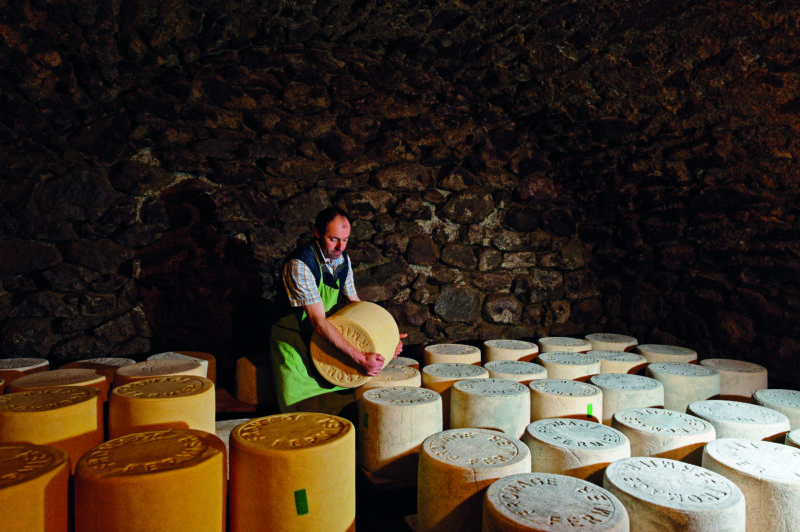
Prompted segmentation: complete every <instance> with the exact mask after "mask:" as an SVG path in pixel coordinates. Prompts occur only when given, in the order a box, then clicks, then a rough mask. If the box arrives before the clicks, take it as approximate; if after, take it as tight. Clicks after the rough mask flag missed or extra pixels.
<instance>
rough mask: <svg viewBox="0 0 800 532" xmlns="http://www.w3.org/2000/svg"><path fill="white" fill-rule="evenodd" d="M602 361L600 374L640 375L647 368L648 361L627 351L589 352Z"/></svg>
mask: <svg viewBox="0 0 800 532" xmlns="http://www.w3.org/2000/svg"><path fill="white" fill-rule="evenodd" d="M587 354H588V355H592V356H593V357H595V358H596V359H597V360H599V361H600V373H639V371H640V370H642V369H644V368H645V367H646V366H647V359H646V358H644V357H643V356H642V355H639V354H637V353H629V352H627V351H589V352H588V353H587Z"/></svg>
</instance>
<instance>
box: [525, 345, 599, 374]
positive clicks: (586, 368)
mask: <svg viewBox="0 0 800 532" xmlns="http://www.w3.org/2000/svg"><path fill="white" fill-rule="evenodd" d="M539 363H540V364H541V365H542V366H544V368H545V369H546V370H547V377H548V378H550V379H567V380H583V381H585V380H587V379H588V378H589V377H590V376H592V375H597V374H598V373H600V361H599V360H598V359H597V358H595V357H593V356H592V355H589V354H586V353H571V352H568V351H549V352H547V353H542V354H541V355H539Z"/></svg>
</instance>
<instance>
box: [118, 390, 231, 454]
mask: <svg viewBox="0 0 800 532" xmlns="http://www.w3.org/2000/svg"><path fill="white" fill-rule="evenodd" d="M108 410H109V411H108V435H109V437H110V438H117V437H120V436H124V435H126V434H131V433H133V432H143V431H146V430H155V429H159V428H188V429H197V430H204V431H206V432H210V433H212V434H213V433H214V430H215V418H216V394H215V390H214V383H213V382H211V381H210V380H209V379H206V378H205V377H195V376H190V375H173V376H166V377H154V378H151V379H142V380H138V381H134V382H130V383H128V384H125V385H122V386H119V387H117V388H114V390H113V391H112V392H111V400H110V402H109V409H108Z"/></svg>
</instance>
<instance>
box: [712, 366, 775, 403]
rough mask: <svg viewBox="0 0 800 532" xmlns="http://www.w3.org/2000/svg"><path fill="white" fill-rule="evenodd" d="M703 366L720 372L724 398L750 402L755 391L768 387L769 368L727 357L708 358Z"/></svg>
mask: <svg viewBox="0 0 800 532" xmlns="http://www.w3.org/2000/svg"><path fill="white" fill-rule="evenodd" d="M700 365H701V366H705V367H707V368H712V369H715V370H717V371H718V372H719V377H720V383H719V394H720V396H721V397H722V398H723V399H730V400H734V401H743V402H746V403H747V402H750V398H751V397H752V395H753V393H754V392H756V391H758V390H763V389H765V388H767V387H768V374H767V368H765V367H763V366H759V365H758V364H753V363H752V362H745V361H744V360H732V359H727V358H707V359H705V360H701V361H700Z"/></svg>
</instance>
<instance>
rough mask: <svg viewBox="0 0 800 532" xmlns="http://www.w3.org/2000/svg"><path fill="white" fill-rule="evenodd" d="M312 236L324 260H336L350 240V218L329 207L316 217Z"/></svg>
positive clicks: (342, 212) (341, 211) (339, 210)
mask: <svg viewBox="0 0 800 532" xmlns="http://www.w3.org/2000/svg"><path fill="white" fill-rule="evenodd" d="M314 236H315V237H316V239H317V242H319V247H320V248H321V249H322V254H323V255H325V258H327V259H329V260H334V259H338V258H339V257H341V256H342V252H343V251H344V249H345V248H346V247H347V241H348V239H349V238H350V218H349V217H348V216H347V213H346V212H344V211H343V210H342V209H338V208H336V207H329V208H327V209H325V210H323V211H321V212H320V213H319V214H318V215H317V219H316V220H315V221H314Z"/></svg>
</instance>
